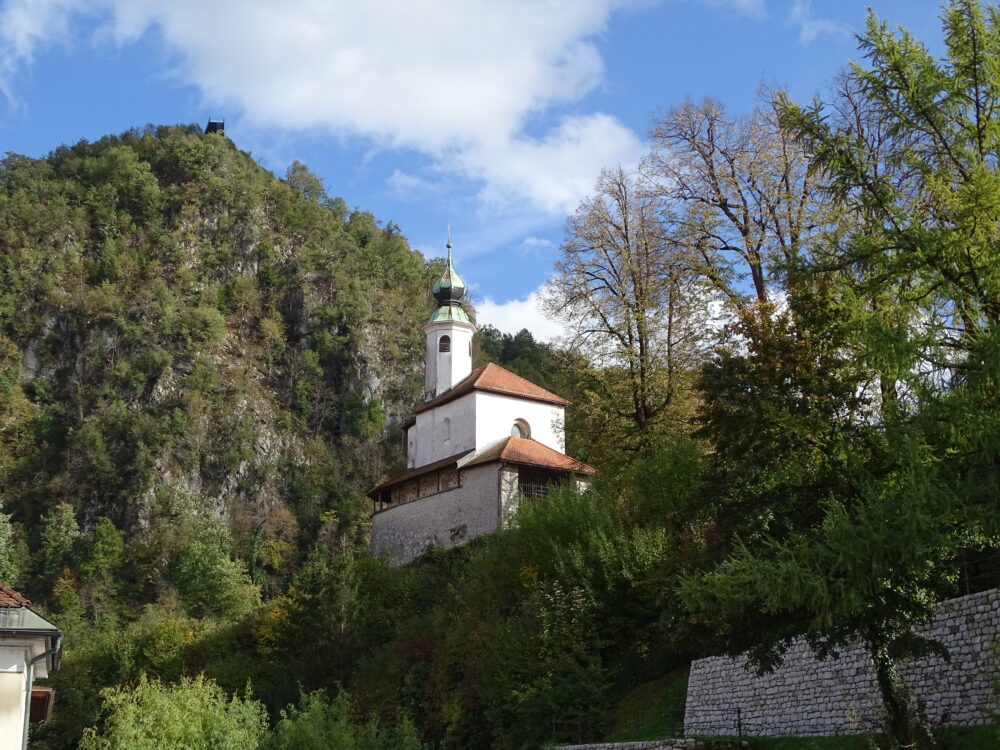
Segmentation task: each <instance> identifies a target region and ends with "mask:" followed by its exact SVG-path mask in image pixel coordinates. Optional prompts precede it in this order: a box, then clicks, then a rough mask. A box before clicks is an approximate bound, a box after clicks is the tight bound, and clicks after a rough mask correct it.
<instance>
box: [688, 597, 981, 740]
mask: <svg viewBox="0 0 1000 750" xmlns="http://www.w3.org/2000/svg"><path fill="white" fill-rule="evenodd" d="M921 632H922V633H923V634H925V635H929V636H931V637H932V638H934V639H935V640H937V641H938V642H939V643H942V644H943V645H944V646H945V647H946V648H947V649H948V651H949V653H950V655H951V660H950V662H949V661H944V660H943V659H941V658H940V657H936V656H935V657H926V658H923V659H918V660H915V661H912V662H908V663H906V664H903V665H901V666H900V674H901V676H902V678H903V680H904V681H905V682H906V683H907V684H908V685H909V686H910V687H911V688H912V689H913V691H914V693H915V694H916V696H917V698H918V700H920V701H922V702H923V703H924V704H925V707H926V714H927V718H928V719H929V721H930V722H931V724H932V725H935V724H942V725H955V726H961V725H970V724H986V723H989V722H991V721H994V720H995V719H991V718H990V716H989V713H988V711H989V710H990V708H991V707H992V708H993V709H994V710H995V709H997V708H998V705H997V702H996V696H995V695H994V692H993V682H994V681H995V680H997V679H998V678H1000V665H998V663H997V657H996V652H995V649H996V648H997V645H998V643H1000V589H993V590H991V591H984V592H980V593H978V594H971V595H969V596H965V597H961V598H958V599H951V600H949V601H946V602H942V603H941V604H939V605H938V607H937V614H936V615H935V616H934V618H933V619H932V620H931V622H930V623H929V624H928V625H927V626H925V627H924V628H923V629H922V630H921ZM745 664H746V658H745V657H736V658H729V657H711V658H708V659H699V660H698V661H696V662H694V663H693V664H692V665H691V676H690V679H689V680H688V693H687V705H686V708H685V714H684V733H685V734H701V735H736V734H739V733H742V734H743V735H748V736H754V735H758V736H781V735H829V734H848V733H861V732H866V731H869V730H872V729H877V728H879V713H880V710H879V709H880V707H881V702H880V700H879V698H878V688H877V686H876V684H875V678H874V673H873V670H872V666H871V662H870V660H869V659H868V658H867V655H866V654H865V652H864V650H863V649H862V648H861V646H860V645H856V646H854V647H852V648H849V649H844V650H842V651H841V652H840V653H839V657H838V658H836V659H828V660H826V661H820V660H818V659H817V658H816V657H815V656H814V655H813V653H812V651H811V650H810V649H809V647H808V646H807V645H806V644H805V642H803V641H797V642H796V643H794V644H793V646H792V647H791V648H790V649H789V651H788V653H787V654H786V655H785V660H784V663H783V665H782V666H781V667H779V668H778V669H776V670H775V671H774V672H772V673H771V674H767V675H764V676H762V677H757V676H756V675H755V674H754V673H753V672H752V671H747V670H746V669H744V665H745Z"/></svg>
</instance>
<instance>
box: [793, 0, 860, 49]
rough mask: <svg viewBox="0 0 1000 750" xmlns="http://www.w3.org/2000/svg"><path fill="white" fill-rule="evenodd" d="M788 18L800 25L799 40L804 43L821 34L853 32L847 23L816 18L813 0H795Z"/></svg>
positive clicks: (841, 34)
mask: <svg viewBox="0 0 1000 750" xmlns="http://www.w3.org/2000/svg"><path fill="white" fill-rule="evenodd" d="M788 18H789V20H790V21H791V22H792V25H793V26H796V27H798V30H799V42H801V43H802V44H810V43H811V42H812V41H813V40H814V39H815V38H816V37H818V36H819V35H820V34H833V35H835V36H846V35H848V34H850V33H851V28H850V27H849V26H848V25H847V24H844V23H840V22H839V21H831V20H829V19H826V18H814V17H813V14H812V0H794V2H793V3H792V9H791V12H790V14H789V17H788Z"/></svg>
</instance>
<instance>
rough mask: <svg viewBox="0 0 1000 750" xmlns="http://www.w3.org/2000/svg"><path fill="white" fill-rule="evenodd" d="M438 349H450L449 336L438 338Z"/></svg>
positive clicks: (445, 350)
mask: <svg viewBox="0 0 1000 750" xmlns="http://www.w3.org/2000/svg"><path fill="white" fill-rule="evenodd" d="M438 351H439V352H450V351H451V336H442V337H441V338H439V339H438Z"/></svg>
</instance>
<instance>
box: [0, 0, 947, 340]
mask: <svg viewBox="0 0 1000 750" xmlns="http://www.w3.org/2000/svg"><path fill="white" fill-rule="evenodd" d="M869 5H870V6H872V7H873V8H874V10H875V12H876V14H877V15H879V17H881V18H883V19H885V20H887V21H889V22H890V23H891V24H892V25H902V26H905V27H906V28H908V29H909V30H910V31H912V32H913V33H914V34H915V35H916V36H917V37H918V38H920V39H922V40H924V41H925V42H927V43H928V44H929V45H930V46H931V48H932V49H938V48H939V47H940V33H941V32H940V24H939V19H938V17H939V14H940V7H939V3H938V2H937V0H812V1H811V2H810V1H809V0H661V1H660V2H656V1H655V0H462V1H461V2H459V1H458V0H352V1H350V2H346V1H343V0H282V1H281V2H276V1H275V0H270V1H269V2H264V1H262V0H239V1H237V0H209V1H208V2H206V0H171V1H170V2H162V1H161V2H154V1H153V0H0V92H2V93H0V144H2V149H3V150H4V151H14V152H18V153H23V154H28V155H31V156H41V155H44V154H45V153H47V152H48V151H50V150H52V149H53V148H55V147H56V146H58V145H60V144H63V143H74V142H76V141H78V140H80V139H81V138H85V139H96V138H99V137H101V136H102V135H105V134H108V133H120V132H122V131H124V130H127V129H129V128H131V127H135V126H142V125H145V124H146V123H154V124H171V123H190V122H194V123H198V124H202V125H203V124H204V123H205V122H206V121H207V120H208V119H209V118H217V119H225V121H226V132H227V135H229V136H230V137H231V138H232V139H233V141H234V142H235V143H236V144H237V145H238V146H239V147H240V148H243V149H245V150H247V151H250V152H251V153H252V154H253V155H254V157H255V158H256V159H257V160H258V161H259V162H260V163H261V164H262V165H263V166H265V167H267V168H268V169H270V170H272V171H274V172H275V173H276V174H278V175H283V174H284V172H285V169H286V168H287V166H288V164H289V163H291V162H292V161H293V160H295V159H298V160H299V161H302V162H304V163H305V164H307V165H308V166H309V167H310V169H312V170H313V171H314V172H315V173H316V174H318V175H319V176H320V177H321V178H322V179H323V181H324V183H325V184H326V186H327V190H328V192H329V193H330V194H331V195H340V196H343V197H344V199H345V200H346V201H347V203H348V205H351V206H357V207H360V208H363V209H366V210H369V211H372V212H373V213H374V214H375V215H376V216H377V217H378V218H379V219H381V220H382V221H393V222H395V223H396V224H398V225H399V226H400V227H401V228H402V230H403V232H404V233H405V234H406V235H407V236H408V237H409V239H410V241H411V243H412V244H413V246H414V247H416V248H418V249H420V250H421V251H423V252H424V253H425V254H426V255H429V256H434V255H440V254H442V252H443V245H444V242H445V235H446V227H447V225H448V224H450V225H451V227H452V234H453V241H454V244H455V257H456V264H457V266H458V268H459V271H460V272H461V273H462V274H463V276H464V277H466V279H467V280H468V281H469V283H470V284H471V285H472V287H473V290H474V293H475V297H476V301H477V304H478V306H479V309H480V319H481V320H486V321H487V322H493V323H495V324H497V325H498V326H500V327H502V328H507V329H515V330H516V329H518V328H520V327H522V326H527V327H529V328H531V329H532V330H533V331H535V332H536V333H537V334H538V335H541V336H542V337H545V336H547V335H549V334H551V333H553V332H554V329H552V328H551V327H549V326H548V325H547V323H546V321H545V320H544V319H543V317H542V316H541V314H540V313H539V311H538V309H537V306H536V305H535V299H536V290H537V289H538V288H539V287H540V286H541V285H542V284H544V282H545V280H546V279H547V277H548V276H549V274H550V273H551V271H552V263H553V261H554V259H555V258H556V256H557V254H558V246H559V243H560V241H561V238H562V231H563V223H564V221H565V218H566V216H567V215H568V214H569V213H571V212H572V211H573V209H574V208H575V206H576V205H577V204H578V203H579V201H580V200H581V199H582V198H583V197H584V196H585V195H586V193H587V191H588V190H589V189H590V187H591V186H592V185H593V183H594V180H595V179H596V177H597V173H598V171H599V170H600V169H601V167H603V166H614V165H615V164H618V163H623V164H630V163H633V162H634V161H635V160H636V159H638V158H639V157H641V156H642V154H643V151H644V149H645V144H644V140H645V133H646V129H647V128H648V127H649V124H650V122H651V118H653V117H654V116H655V113H656V111H657V110H662V109H666V108H669V107H670V106H672V105H675V104H679V103H681V102H683V101H684V100H685V99H686V98H689V97H690V98H694V99H701V98H703V97H705V96H711V97H713V98H716V99H719V100H721V101H723V102H724V103H725V104H726V106H727V107H728V108H729V110H730V111H732V112H734V113H743V112H746V111H748V110H749V109H750V108H752V106H753V101H754V92H755V90H756V89H757V88H758V86H759V85H760V84H762V83H765V84H769V85H772V86H776V87H780V88H786V89H787V90H788V91H789V92H790V93H791V95H792V97H793V98H795V99H798V100H808V99H810V98H811V97H812V96H813V95H815V94H822V93H823V91H824V90H825V88H826V86H827V85H828V84H829V82H830V81H831V80H832V78H833V77H834V76H835V75H836V74H837V72H838V71H839V70H841V69H842V68H843V67H844V66H845V65H846V64H847V62H848V60H851V59H857V58H858V53H857V49H856V40H855V38H854V33H855V32H857V31H859V30H860V29H861V28H862V27H863V24H864V20H865V8H866V6H869Z"/></svg>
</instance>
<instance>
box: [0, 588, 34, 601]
mask: <svg viewBox="0 0 1000 750" xmlns="http://www.w3.org/2000/svg"><path fill="white" fill-rule="evenodd" d="M30 604H31V602H30V601H28V600H27V599H25V598H24V597H23V596H21V595H20V594H19V593H17V592H16V591H14V589H12V588H11V587H10V586H6V585H4V584H2V583H0V607H27V606H29V605H30Z"/></svg>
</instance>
